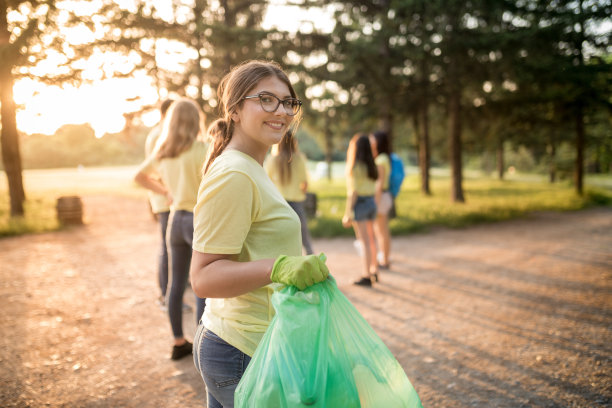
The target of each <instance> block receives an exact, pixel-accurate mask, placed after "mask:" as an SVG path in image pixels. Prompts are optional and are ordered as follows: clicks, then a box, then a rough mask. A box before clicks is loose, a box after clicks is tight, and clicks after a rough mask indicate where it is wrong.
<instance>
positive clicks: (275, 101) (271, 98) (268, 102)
mask: <svg viewBox="0 0 612 408" xmlns="http://www.w3.org/2000/svg"><path fill="white" fill-rule="evenodd" d="M259 101H260V102H261V107H262V108H263V110H265V111H266V112H275V111H276V109H278V105H280V104H281V103H282V104H283V108H284V109H285V112H287V115H291V116H293V115H295V114H297V113H298V112H299V110H300V101H299V100H297V99H295V98H287V99H283V100H280V99H279V98H278V97H276V96H275V95H268V94H260V95H259Z"/></svg>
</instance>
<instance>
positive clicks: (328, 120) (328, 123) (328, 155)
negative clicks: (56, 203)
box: [325, 111, 333, 181]
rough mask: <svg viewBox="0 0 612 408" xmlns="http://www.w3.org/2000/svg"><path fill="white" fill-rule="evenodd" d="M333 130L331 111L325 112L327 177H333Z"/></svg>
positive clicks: (329, 178)
mask: <svg viewBox="0 0 612 408" xmlns="http://www.w3.org/2000/svg"><path fill="white" fill-rule="evenodd" d="M332 150H333V144H332V131H331V117H330V112H329V111H327V112H325V162H326V163H327V179H328V180H329V181H331V179H332Z"/></svg>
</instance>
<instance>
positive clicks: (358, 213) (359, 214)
mask: <svg viewBox="0 0 612 408" xmlns="http://www.w3.org/2000/svg"><path fill="white" fill-rule="evenodd" d="M375 218H376V201H374V196H357V201H356V202H355V206H354V207H353V221H366V220H374V219H375Z"/></svg>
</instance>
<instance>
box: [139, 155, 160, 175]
mask: <svg viewBox="0 0 612 408" xmlns="http://www.w3.org/2000/svg"><path fill="white" fill-rule="evenodd" d="M157 165H158V161H157V158H156V157H155V156H150V157H148V158H146V159H145V160H144V161H143V162H142V163H141V164H140V166H138V169H137V170H136V174H138V173H144V174H147V175H151V174H154V175H157V174H158V169H157Z"/></svg>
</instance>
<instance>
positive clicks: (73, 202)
mask: <svg viewBox="0 0 612 408" xmlns="http://www.w3.org/2000/svg"><path fill="white" fill-rule="evenodd" d="M56 208H57V219H58V220H59V222H60V223H61V224H82V223H83V203H82V201H81V197H79V196H64V197H60V198H58V199H57V207H56Z"/></svg>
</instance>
